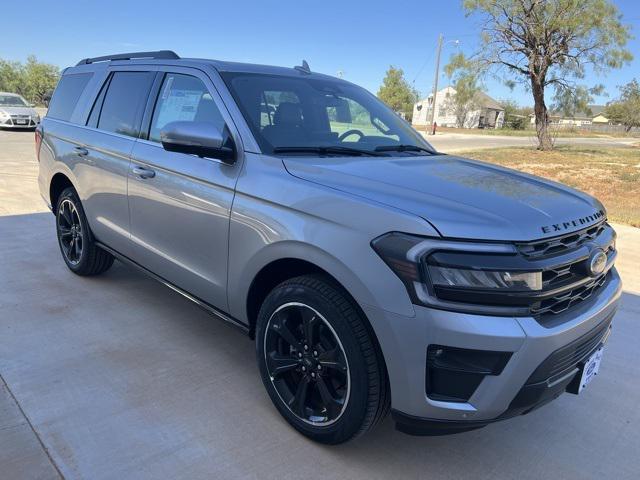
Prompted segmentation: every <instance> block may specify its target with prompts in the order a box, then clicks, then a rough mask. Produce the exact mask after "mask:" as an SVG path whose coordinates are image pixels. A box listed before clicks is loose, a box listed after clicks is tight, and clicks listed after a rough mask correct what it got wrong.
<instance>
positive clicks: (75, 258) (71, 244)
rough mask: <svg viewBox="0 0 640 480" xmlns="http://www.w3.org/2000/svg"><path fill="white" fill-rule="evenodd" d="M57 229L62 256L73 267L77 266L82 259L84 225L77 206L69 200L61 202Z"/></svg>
mask: <svg viewBox="0 0 640 480" xmlns="http://www.w3.org/2000/svg"><path fill="white" fill-rule="evenodd" d="M57 227H58V238H59V239H60V247H61V249H62V254H63V255H64V256H65V258H66V260H67V261H68V262H69V263H70V264H71V265H77V264H78V263H79V262H80V259H81V258H82V246H83V243H82V223H81V222H80V215H79V214H78V210H77V209H76V206H75V205H74V204H73V202H72V201H71V199H69V198H65V199H64V200H62V202H60V206H59V214H58V216H57Z"/></svg>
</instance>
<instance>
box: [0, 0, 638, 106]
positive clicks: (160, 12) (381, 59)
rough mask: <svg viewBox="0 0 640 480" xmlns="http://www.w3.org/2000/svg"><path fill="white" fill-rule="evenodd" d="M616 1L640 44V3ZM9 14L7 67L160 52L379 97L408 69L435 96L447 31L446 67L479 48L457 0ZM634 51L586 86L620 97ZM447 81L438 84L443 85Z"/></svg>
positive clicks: (22, 6) (74, 7) (30, 9)
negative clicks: (351, 86) (332, 80)
mask: <svg viewBox="0 0 640 480" xmlns="http://www.w3.org/2000/svg"><path fill="white" fill-rule="evenodd" d="M615 3H616V4H617V5H618V7H619V9H620V11H621V12H622V14H623V16H624V19H625V22H626V23H629V24H631V25H633V33H634V35H635V36H636V37H640V2H639V1H638V0H617V1H616V2H615ZM1 10H2V17H4V19H3V21H2V22H1V23H2V27H3V28H2V33H3V38H5V41H4V42H3V44H2V47H0V58H4V59H9V60H21V61H23V60H24V59H25V58H26V57H27V55H29V54H35V55H36V56H37V57H38V58H39V59H41V60H43V61H46V62H50V63H54V64H57V65H59V66H61V67H64V66H68V65H72V64H74V63H76V62H77V61H78V60H79V59H81V58H84V57H88V56H98V55H103V54H107V53H114V52H123V51H125V52H126V51H135V50H157V49H172V50H175V51H176V52H177V53H178V54H179V55H181V56H184V57H206V58H217V59H223V60H234V61H244V62H253V63H266V64H275V65H284V66H293V65H297V64H299V63H300V61H301V59H302V58H304V59H306V60H307V61H308V62H309V65H310V66H311V68H312V70H315V71H319V72H323V73H327V74H330V75H335V74H336V73H337V72H338V71H342V72H344V78H345V79H347V80H350V81H352V82H355V83H357V84H359V85H362V86H364V87H365V88H367V89H369V90H371V91H372V92H374V93H375V92H377V90H378V87H379V86H380V83H381V81H382V78H383V77H384V73H385V70H386V69H387V68H388V67H389V65H394V66H397V67H400V68H402V69H403V70H404V72H405V76H406V78H407V80H408V81H409V82H415V86H416V88H417V89H418V90H419V91H420V92H422V93H425V92H428V91H430V89H431V88H432V85H433V74H434V67H435V45H436V42H437V37H438V34H439V33H443V34H444V35H445V38H446V39H447V40H455V39H458V40H460V42H461V43H460V46H459V47H455V46H454V45H453V44H448V45H447V46H446V47H445V49H444V51H443V63H446V60H447V59H448V57H449V55H450V54H451V53H454V52H455V51H456V48H460V49H462V50H464V51H467V52H472V51H473V50H474V49H475V48H477V41H478V35H477V32H478V26H477V23H476V21H474V20H472V19H467V18H465V16H464V14H463V12H462V9H461V7H460V2H459V1H457V0H440V1H434V0H417V1H402V0H396V1H394V2H372V1H363V0H361V1H348V0H342V1H335V0H323V1H316V2H310V1H305V0H298V1H290V0H281V1H278V0H271V1H268V0H262V1H244V0H231V1H212V0H193V1H192V0H182V1H172V2H165V1H163V0H155V1H150V0H137V1H135V0H134V1H131V0H129V1H122V0H113V1H107V2H105V1H100V2H98V1H85V2H79V1H70V0H56V1H53V2H52V1H51V0H48V1H42V0H31V1H28V2H15V1H12V2H3V5H2V8H1ZM7 19H15V20H16V21H7ZM6 39H10V40H9V41H8V42H7V41H6ZM628 47H629V49H630V50H631V51H632V52H633V54H634V56H635V58H636V59H635V60H634V61H633V62H632V64H631V65H629V66H626V67H625V68H623V69H621V70H616V71H613V72H611V73H609V74H608V75H607V76H606V77H595V76H593V75H590V76H589V77H588V78H587V79H586V82H587V83H591V84H595V83H603V84H604V85H605V86H606V87H607V90H608V91H609V93H610V95H611V96H615V94H616V88H615V87H616V86H617V85H620V84H622V83H626V82H628V81H629V80H631V79H632V78H633V77H634V76H636V77H638V78H640V68H638V67H639V65H640V39H639V38H635V39H634V40H632V41H631V42H630V43H629V45H628ZM447 81H448V80H447V78H446V77H444V75H442V76H441V77H440V85H446V83H447ZM487 92H488V93H489V94H490V95H492V96H493V97H495V98H513V99H515V100H516V101H518V102H519V103H521V104H525V105H526V104H532V103H533V102H532V100H531V99H530V96H529V94H528V93H527V92H526V91H524V90H523V89H519V88H517V89H515V90H514V91H511V90H509V89H508V88H506V87H504V86H503V85H502V83H501V82H499V81H493V80H492V81H489V82H488V84H487ZM609 98H611V97H609ZM598 100H599V101H600V102H606V101H607V98H606V97H602V98H599V99H598Z"/></svg>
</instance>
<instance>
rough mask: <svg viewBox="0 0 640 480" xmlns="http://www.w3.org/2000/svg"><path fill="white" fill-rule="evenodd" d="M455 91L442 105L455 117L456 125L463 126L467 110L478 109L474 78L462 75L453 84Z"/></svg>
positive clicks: (476, 86)
mask: <svg viewBox="0 0 640 480" xmlns="http://www.w3.org/2000/svg"><path fill="white" fill-rule="evenodd" d="M453 88H454V90H455V91H456V93H455V94H454V95H451V96H450V97H449V98H447V99H446V100H445V102H444V107H445V108H446V109H447V110H448V111H449V112H452V113H453V114H454V115H455V117H456V126H457V127H458V128H464V124H465V122H466V120H467V116H468V115H469V112H471V111H473V110H477V109H478V102H477V101H476V99H477V94H478V92H479V91H480V88H479V87H478V84H477V81H476V78H475V77H474V76H472V75H463V76H461V77H460V78H458V79H457V80H456V81H455V83H454V84H453Z"/></svg>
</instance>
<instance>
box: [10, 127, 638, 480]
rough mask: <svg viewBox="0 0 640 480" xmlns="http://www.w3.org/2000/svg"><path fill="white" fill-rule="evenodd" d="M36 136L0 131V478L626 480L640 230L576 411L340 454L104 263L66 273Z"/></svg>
mask: <svg viewBox="0 0 640 480" xmlns="http://www.w3.org/2000/svg"><path fill="white" fill-rule="evenodd" d="M33 151H34V146H33V133H17V132H0V376H1V377H2V380H1V381H0V478H2V479H5V478H6V479H10V480H21V479H34V478H41V479H48V478H61V477H63V478H68V479H81V478H83V479H129V478H136V479H137V478H142V479H147V478H148V479H152V478H153V479H155V478H170V479H189V480H191V479H200V478H202V479H205V478H206V479H211V478H278V479H300V478H305V479H316V478H323V479H327V478H341V479H359V478H367V479H374V478H429V479H439V478H445V479H453V478H466V477H469V478H474V479H493V478H518V479H538V478H545V477H546V478H571V479H589V478H593V479H602V478H616V479H637V478H638V476H639V472H640V455H638V452H639V451H640V428H639V427H640V413H639V410H638V404H639V403H640V387H639V385H640V366H639V364H638V353H637V352H638V346H637V345H638V338H640V325H639V322H638V316H639V315H640V274H639V273H638V268H637V267H638V265H640V230H638V229H634V228H630V227H623V226H619V227H617V229H618V232H619V241H618V247H619V251H620V256H619V267H620V271H621V274H622V276H623V279H624V281H625V293H624V295H623V303H622V306H621V310H620V312H619V313H618V315H617V317H616V319H615V321H614V332H613V334H612V336H611V338H610V341H609V343H608V345H607V348H606V351H605V355H604V360H603V364H602V368H601V374H600V375H598V378H597V379H596V380H595V381H594V382H593V383H592V384H591V385H590V386H589V388H588V389H587V390H585V391H584V393H583V394H581V395H580V396H579V397H576V396H573V395H568V394H567V395H563V396H562V397H561V398H559V399H558V400H557V401H555V402H553V403H552V404H550V405H547V406H545V407H543V408H542V409H540V410H538V411H535V412H533V413H531V414H529V415H527V416H523V417H519V418H515V419H512V420H510V421H507V422H502V423H499V424H494V425H491V426H489V427H487V428H484V429H481V430H477V431H473V432H469V433H464V434H459V435H454V436H449V437H431V438H418V437H410V436H406V435H403V434H401V433H398V432H396V431H395V430H394V429H393V424H392V422H391V421H389V420H388V421H386V422H385V423H384V424H383V425H381V427H380V428H378V429H377V430H375V431H374V432H372V433H371V434H370V435H368V436H365V437H364V438H361V439H358V440H356V441H354V442H351V443H348V444H346V445H342V446H337V447H326V446H320V445H316V444H314V443H312V442H310V441H308V440H306V439H305V438H304V437H301V436H300V435H298V434H297V433H296V432H295V431H293V430H292V429H291V428H289V427H288V425H287V424H286V423H285V422H284V421H283V420H282V419H281V417H280V416H279V415H278V413H277V412H276V411H275V409H274V408H273V406H272V405H271V402H270V401H269V399H268V397H267V395H266V393H265V391H264V389H263V387H262V383H261V381H260V378H259V376H258V371H257V368H256V364H255V359H254V348H253V344H252V342H251V341H249V340H248V339H247V338H246V337H244V336H243V335H242V334H240V333H238V332H237V331H236V330H235V329H233V328H231V327H229V326H228V325H226V324H224V323H222V322H219V321H217V320H215V319H214V318H212V317H210V316H208V315H207V314H206V313H205V312H204V311H202V310H201V309H199V308H198V307H196V306H195V305H193V304H191V303H189V302H188V301H186V300H185V299H184V298H183V297H181V296H180V295H178V294H176V293H174V292H173V291H171V290H169V289H167V288H166V287H164V286H162V285H160V284H158V283H156V282H154V281H153V280H150V279H148V278H146V277H144V276H142V275H141V274H139V273H138V272H136V271H134V270H132V269H130V268H128V267H126V266H124V265H122V264H119V263H116V264H115V265H114V268H113V269H112V270H110V271H109V272H108V273H107V274H106V275H104V276H102V277H98V278H92V279H86V278H80V277H77V276H74V275H73V274H71V273H70V272H69V271H68V270H67V269H66V267H65V266H64V264H63V262H62V260H61V258H60V256H59V255H60V254H59V251H58V247H57V244H56V240H55V236H54V222H53V216H52V215H51V214H50V213H47V212H45V211H44V204H43V203H42V202H41V200H40V198H39V196H38V193H37V188H36V186H35V175H36V171H37V163H36V161H35V160H34V155H33Z"/></svg>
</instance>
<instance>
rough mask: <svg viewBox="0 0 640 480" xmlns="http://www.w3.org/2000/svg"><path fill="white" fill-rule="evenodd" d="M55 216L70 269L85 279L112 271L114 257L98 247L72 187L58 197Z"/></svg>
mask: <svg viewBox="0 0 640 480" xmlns="http://www.w3.org/2000/svg"><path fill="white" fill-rule="evenodd" d="M55 214H56V234H57V237H58V244H59V245H60V252H61V253H62V258H63V259H64V262H65V263H66V264H67V267H69V269H70V270H71V271H72V272H73V273H75V274H77V275H83V276H91V275H99V274H101V273H103V272H105V271H107V270H109V268H111V265H113V260H114V258H113V255H111V254H110V253H109V252H107V251H105V250H103V249H102V248H100V247H99V246H98V245H97V244H96V242H95V239H94V237H93V233H92V232H91V229H90V228H89V222H87V217H86V215H85V213H84V209H83V208H82V203H81V202H80V199H79V198H78V194H77V193H76V191H75V190H74V189H73V188H72V187H69V188H66V189H64V190H63V191H62V193H61V194H60V196H59V197H58V201H57V203H56V206H55Z"/></svg>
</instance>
